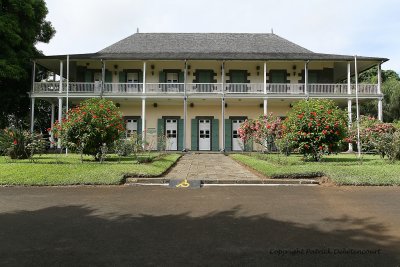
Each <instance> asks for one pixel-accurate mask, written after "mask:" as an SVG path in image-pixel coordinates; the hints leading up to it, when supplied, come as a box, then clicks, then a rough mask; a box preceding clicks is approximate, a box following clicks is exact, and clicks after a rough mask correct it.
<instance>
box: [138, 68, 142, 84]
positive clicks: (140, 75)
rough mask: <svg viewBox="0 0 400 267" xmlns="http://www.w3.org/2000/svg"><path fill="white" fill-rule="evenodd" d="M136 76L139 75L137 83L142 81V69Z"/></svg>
mask: <svg viewBox="0 0 400 267" xmlns="http://www.w3.org/2000/svg"><path fill="white" fill-rule="evenodd" d="M138 76H139V83H142V82H143V71H141V70H140V71H139V73H138Z"/></svg>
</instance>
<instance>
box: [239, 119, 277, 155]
mask: <svg viewBox="0 0 400 267" xmlns="http://www.w3.org/2000/svg"><path fill="white" fill-rule="evenodd" d="M281 125H282V123H281V119H280V118H279V117H276V116H274V115H273V114H272V113H270V114H269V115H261V116H259V117H258V119H250V120H245V121H244V122H243V123H242V124H241V125H240V127H239V129H238V134H239V136H240V138H241V139H242V140H243V143H247V142H249V141H251V142H252V141H254V142H255V143H257V144H259V145H261V146H263V147H265V148H266V150H267V151H268V150H270V148H271V146H272V144H273V143H274V141H275V140H276V138H280V136H281V135H282V127H281Z"/></svg>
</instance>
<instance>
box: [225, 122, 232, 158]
mask: <svg viewBox="0 0 400 267" xmlns="http://www.w3.org/2000/svg"><path fill="white" fill-rule="evenodd" d="M225 150H226V151H232V120H231V119H225Z"/></svg>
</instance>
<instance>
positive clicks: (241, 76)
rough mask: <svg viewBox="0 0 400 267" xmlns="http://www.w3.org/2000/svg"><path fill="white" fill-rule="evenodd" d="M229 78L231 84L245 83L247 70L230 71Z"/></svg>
mask: <svg viewBox="0 0 400 267" xmlns="http://www.w3.org/2000/svg"><path fill="white" fill-rule="evenodd" d="M230 78H231V83H246V82H247V70H231V71H230Z"/></svg>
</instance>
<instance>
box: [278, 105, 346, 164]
mask: <svg viewBox="0 0 400 267" xmlns="http://www.w3.org/2000/svg"><path fill="white" fill-rule="evenodd" d="M282 129H283V135H282V137H283V138H284V139H285V140H288V141H289V142H291V146H292V147H293V148H295V149H298V151H299V153H300V154H303V156H304V158H305V159H307V160H313V161H320V159H321V158H322V156H323V155H324V154H331V153H334V152H338V151H340V149H341V144H342V140H343V139H344V138H345V137H346V135H347V119H346V113H345V112H344V111H343V110H341V109H339V108H338V107H337V106H336V105H335V104H334V102H333V101H332V100H325V99H310V100H301V101H299V102H297V103H296V104H295V105H294V106H293V108H292V109H291V110H290V111H289V112H288V114H287V118H286V119H285V121H284V122H283V126H282Z"/></svg>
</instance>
